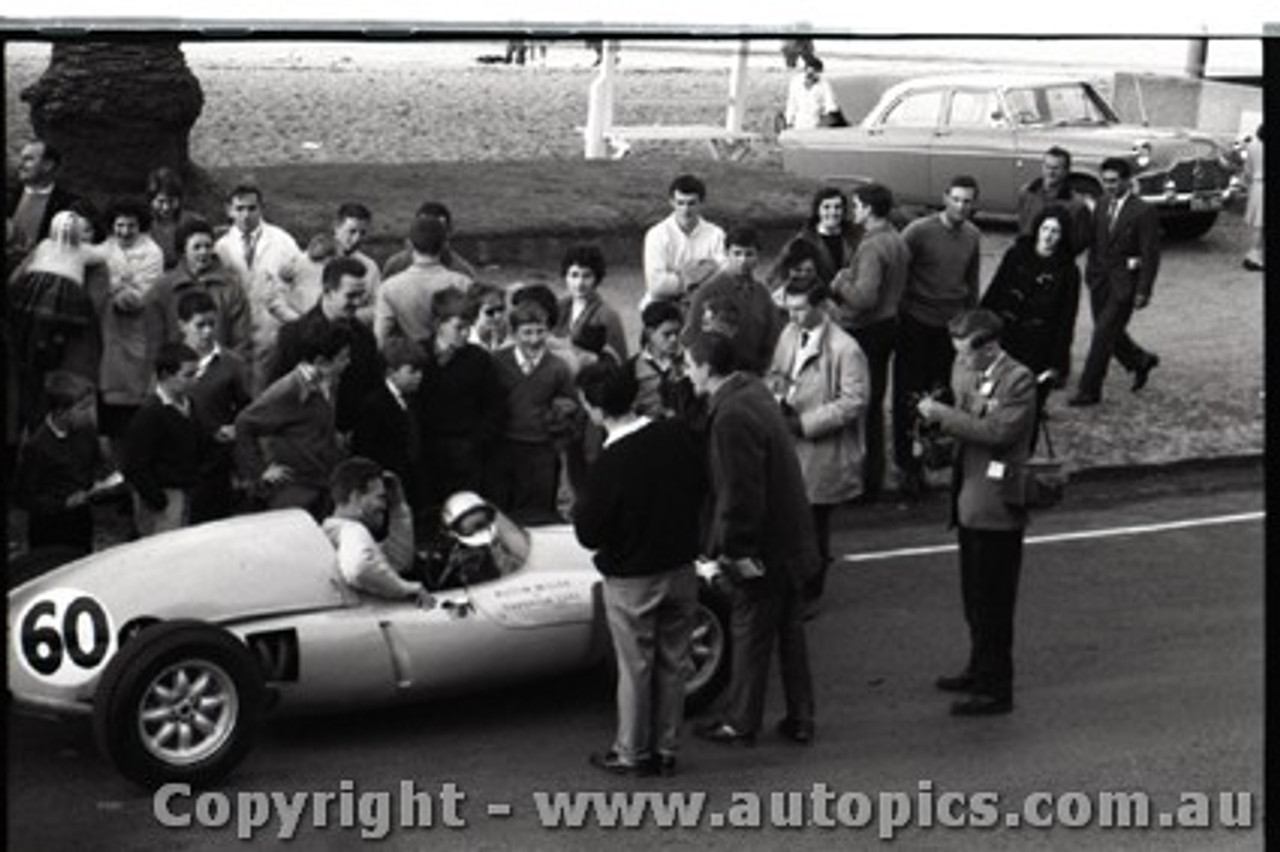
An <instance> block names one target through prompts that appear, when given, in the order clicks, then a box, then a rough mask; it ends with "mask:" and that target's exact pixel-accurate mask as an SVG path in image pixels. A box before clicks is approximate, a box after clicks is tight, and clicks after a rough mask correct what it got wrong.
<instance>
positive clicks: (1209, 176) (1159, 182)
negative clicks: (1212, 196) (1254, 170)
mask: <svg viewBox="0 0 1280 852" xmlns="http://www.w3.org/2000/svg"><path fill="white" fill-rule="evenodd" d="M1230 177H1231V176H1230V175H1229V174H1228V173H1227V170H1226V169H1225V168H1223V166H1222V164H1221V163H1219V162H1218V161H1217V160H1209V159H1198V160H1179V161H1178V162H1176V163H1174V164H1173V165H1172V166H1170V167H1169V169H1168V170H1167V171H1160V172H1152V173H1150V174H1144V175H1141V176H1140V177H1139V178H1138V185H1139V187H1140V190H1139V191H1140V192H1141V194H1143V195H1157V194H1160V193H1162V192H1164V189H1165V181H1167V180H1169V179H1170V178H1172V179H1173V181H1174V183H1175V184H1176V185H1177V187H1178V192H1203V191H1208V190H1215V189H1223V188H1225V187H1226V186H1227V183H1228V181H1229V180H1230Z"/></svg>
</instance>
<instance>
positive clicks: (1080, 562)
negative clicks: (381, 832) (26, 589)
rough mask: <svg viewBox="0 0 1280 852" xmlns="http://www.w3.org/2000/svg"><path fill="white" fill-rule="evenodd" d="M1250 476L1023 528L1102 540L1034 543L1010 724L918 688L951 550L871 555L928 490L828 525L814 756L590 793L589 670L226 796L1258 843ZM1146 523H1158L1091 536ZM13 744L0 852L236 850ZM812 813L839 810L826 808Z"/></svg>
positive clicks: (907, 534) (1024, 839) (355, 738)
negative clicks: (1235, 824)
mask: <svg viewBox="0 0 1280 852" xmlns="http://www.w3.org/2000/svg"><path fill="white" fill-rule="evenodd" d="M1259 479H1260V476H1259V473H1258V471H1257V470H1256V469H1245V470H1237V471H1234V472H1227V473H1226V474H1222V473H1217V474H1214V475H1205V474H1203V473H1195V474H1191V475H1187V476H1174V477H1170V476H1168V475H1164V476H1160V477H1154V478H1142V479H1137V480H1133V481H1130V482H1125V483H1117V482H1108V483H1102V484H1094V485H1083V486H1080V487H1079V488H1077V489H1076V490H1075V491H1074V492H1073V494H1072V495H1071V497H1070V498H1069V502H1068V503H1067V504H1064V505H1063V506H1062V507H1060V508H1059V509H1058V510H1055V511H1054V512H1052V513H1048V514H1046V515H1045V516H1044V517H1043V518H1042V519H1041V520H1040V522H1039V523H1037V524H1036V525H1035V528H1034V529H1033V531H1032V532H1033V534H1034V535H1037V536H1045V537H1053V536H1055V535H1057V534H1060V533H1071V532H1079V531H1094V532H1095V533H1097V534H1098V535H1099V537H1089V538H1079V539H1073V540H1066V541H1062V540H1058V541H1049V542H1045V543H1040V544H1031V545H1029V547H1028V550H1027V555H1026V569H1025V573H1024V581H1023V587H1022V596H1021V601H1020V610H1019V622H1018V626H1019V635H1018V653H1017V663H1018V670H1019V692H1018V696H1017V700H1018V707H1017V710H1016V712H1015V713H1014V714H1013V715H1011V716H1009V717H1004V718H998V719H989V720H958V719H953V718H950V717H949V716H948V715H947V714H946V705H947V700H946V697H945V696H943V695H942V694H940V693H937V692H935V691H934V690H933V689H932V687H931V685H930V684H931V681H932V679H933V677H934V676H935V675H937V674H939V673H942V672H946V671H951V670H954V669H956V668H958V667H959V666H960V665H961V664H962V661H963V660H962V658H963V654H964V641H963V636H964V632H963V625H962V622H961V618H960V613H959V601H958V589H957V577H956V567H955V556H954V554H953V553H949V552H940V553H926V554H923V555H917V556H898V557H892V556H888V557H879V558H867V554H869V553H876V552H883V551H892V550H896V549H899V548H903V547H922V546H926V547H927V546H931V545H939V546H945V545H946V544H948V543H949V541H950V539H949V537H948V536H947V534H946V532H945V530H943V529H942V527H941V518H942V515H943V511H944V506H943V501H942V500H941V499H940V498H939V497H935V498H934V499H932V500H931V501H930V502H928V503H927V504H926V505H925V506H924V507H923V509H921V510H918V511H917V512H912V513H910V515H909V516H910V518H911V519H912V520H911V521H910V522H907V521H906V518H907V517H908V514H907V513H906V512H905V511H904V510H901V509H899V508H898V507H896V506H893V505H892V504H890V505H886V506H879V507H875V508H873V509H869V510H861V511H849V512H846V513H844V514H842V515H840V516H839V519H838V520H839V531H838V533H837V537H836V546H837V548H838V552H842V553H846V554H850V555H853V556H855V557H857V561H848V562H845V563H844V564H842V566H841V567H840V568H838V569H837V570H836V571H835V572H834V573H833V576H832V577H831V578H830V582H829V583H828V599H827V601H826V608H825V610H824V612H823V613H822V615H821V616H820V617H819V618H818V620H817V621H815V622H813V623H812V626H811V630H810V634H809V635H810V641H811V643H812V654H813V657H814V661H815V669H816V672H815V674H816V677H817V679H818V682H819V699H820V702H821V703H820V708H819V740H818V744H817V745H815V746H814V747H813V748H810V749H802V748H798V747H794V746H789V745H787V744H784V743H782V742H780V741H778V740H777V739H775V738H773V737H772V736H769V737H766V738H765V739H764V740H763V742H762V743H761V744H760V745H759V746H758V747H757V748H756V749H754V750H728V751H725V750H720V749H718V748H716V747H713V746H709V745H706V744H703V743H701V742H698V741H693V740H690V741H689V742H688V744H687V748H686V753H685V754H684V755H683V756H682V765H681V768H682V773H681V775H680V776H678V777H677V778H675V779H672V780H669V781H651V782H643V783H640V782H636V783H628V782H624V781H615V780H614V779H610V778H602V777H600V776H599V775H598V774H597V773H596V772H595V771H594V770H592V769H591V768H590V767H588V766H587V764H586V760H585V758H586V755H587V753H588V752H590V751H592V750H593V749H598V748H600V747H602V746H604V745H605V744H606V742H607V740H608V737H609V733H610V724H611V699H610V695H609V690H608V688H607V687H606V686H604V685H603V682H602V680H601V679H600V678H599V677H597V676H592V675H586V676H576V677H571V678H566V679H561V680H556V681H552V682H548V683H543V684H539V685H537V686H534V687H526V688H521V689H515V690H508V691H505V692H503V693H501V694H498V695H489V696H483V697H478V698H473V699H467V700H460V701H454V702H450V703H447V704H443V705H435V706H425V707H413V708H403V709H400V710H396V711H391V712H379V713H368V714H363V715H358V716H350V715H349V716H345V717H340V718H324V719H312V720H303V721H289V722H276V723H274V724H273V725H272V726H271V727H270V728H269V731H268V733H267V735H266V737H265V740H264V742H262V743H261V745H260V747H259V748H258V750H257V751H256V752H255V753H254V755H253V756H252V757H251V758H250V759H249V760H248V762H247V763H246V764H244V765H243V767H242V768H241V770H240V771H238V772H237V773H236V774H235V775H234V777H233V778H232V779H231V782H230V784H229V786H227V787H226V788H225V791H226V792H227V793H230V794H233V795H234V794H236V793H240V792H246V791H273V790H274V791H287V792H290V793H292V792H303V791H333V792H335V793H336V792H341V791H342V790H343V789H344V788H343V784H344V782H345V783H346V784H347V785H348V788H349V787H350V785H351V784H354V785H355V787H354V789H355V790H356V791H366V792H369V791H395V790H398V789H399V785H400V783H401V782H402V780H411V781H413V782H414V783H415V784H416V785H417V786H416V789H417V790H418V791H433V792H438V791H439V790H440V789H441V787H440V785H442V784H445V783H449V782H452V783H454V784H456V785H458V788H459V789H460V790H462V791H463V792H465V793H466V795H467V797H468V798H467V800H466V801H465V802H464V803H463V804H462V805H461V808H460V815H461V816H463V817H464V818H466V819H467V820H468V823H469V825H468V827H467V828H465V829H461V830H456V829H448V828H444V827H442V826H440V824H439V821H440V820H441V819H442V818H443V816H444V814H443V812H442V811H441V810H440V808H439V805H438V803H437V807H436V809H435V812H434V815H435V818H436V820H437V825H436V827H434V828H432V829H423V830H417V831H409V830H402V829H399V828H395V829H394V830H393V832H392V834H391V836H390V837H388V838H387V839H386V840H385V841H383V843H382V844H381V848H385V849H396V850H401V849H404V850H408V849H424V848H432V849H437V848H462V847H464V846H465V847H467V848H504V849H522V850H523V849H551V848H556V849H565V848H567V849H583V850H588V849H590V850H595V849H600V848H603V847H605V846H606V844H607V845H608V846H610V847H614V848H637V849H639V848H645V849H649V848H654V847H658V848H662V847H666V846H675V845H684V844H687V843H691V842H696V843H697V844H698V845H699V846H701V847H703V848H705V849H726V850H727V849H736V848H739V847H743V846H747V847H752V848H773V849H776V848H780V847H781V846H782V845H783V844H785V845H787V846H788V847H792V848H796V849H825V848H830V847H832V846H834V845H836V844H837V843H838V844H840V845H842V846H851V847H854V848H864V849H866V848H876V847H877V846H879V845H880V841H878V840H877V835H876V828H875V826H876V823H875V822H872V823H871V827H870V828H866V829H862V830H854V829H849V828H827V829H816V828H810V829H808V830H805V831H801V830H797V829H782V828H763V829H745V828H735V829H724V830H720V831H711V830H707V829H705V828H704V829H703V830H702V831H700V832H697V833H696V834H695V833H694V831H693V830H692V829H683V830H670V831H659V830H657V829H654V828H652V827H649V828H647V829H644V830H613V831H605V830H602V829H599V828H589V829H581V830H564V829H562V830H557V831H552V830H548V829H543V828H540V827H539V826H538V824H537V819H536V813H535V810H534V806H533V804H532V800H531V797H532V794H533V793H534V791H547V790H564V791H581V790H627V789H629V788H632V787H637V788H640V789H646V790H652V789H656V790H664V791H668V792H672V791H684V792H697V791H701V792H705V793H706V794H707V796H708V797H709V804H710V806H713V807H717V808H719V809H722V810H724V809H727V808H728V807H729V806H730V805H731V804H733V801H734V800H733V799H732V798H731V795H732V794H733V793H734V792H735V791H761V792H767V791H796V792H798V793H803V794H805V795H809V794H812V792H813V790H814V785H815V784H825V785H826V786H827V789H829V790H830V791H831V792H832V795H833V796H834V795H835V794H839V793H845V792H854V791H862V792H865V793H867V794H868V795H870V796H871V797H872V799H875V797H876V796H878V795H879V794H880V793H881V792H893V791H900V792H904V793H906V794H908V797H909V798H910V800H911V801H912V807H913V809H918V808H920V807H921V802H922V800H928V799H929V798H930V797H932V799H933V800H934V801H935V802H936V801H938V800H940V798H941V796H942V794H943V793H948V792H962V793H967V794H973V793H978V792H984V791H986V792H994V793H998V794H1000V796H1001V797H1002V799H1001V801H1002V803H1009V802H1015V803H1017V802H1019V801H1020V799H1021V797H1023V796H1025V795H1027V794H1029V793H1033V792H1035V791H1044V792H1052V793H1057V794H1063V793H1067V792H1070V791H1080V792H1086V793H1090V794H1097V793H1099V792H1102V791H1143V792H1145V793H1146V794H1148V795H1149V796H1150V797H1151V801H1152V803H1153V807H1155V808H1168V807H1172V806H1174V805H1176V804H1177V803H1178V799H1177V794H1178V793H1179V792H1180V791H1196V790H1203V791H1211V792H1213V793H1214V794H1215V796H1216V794H1217V792H1218V791H1248V792H1251V793H1252V794H1253V795H1254V798H1253V801H1252V805H1253V814H1252V815H1253V819H1254V821H1255V825H1256V823H1257V821H1258V820H1259V818H1260V816H1261V813H1260V811H1261V799H1260V795H1259V794H1260V791H1261V789H1262V767H1263V759H1262V750H1261V746H1262V718H1263V716H1262V696H1263V679H1262V661H1263V656H1262V647H1263V619H1262V616H1263V606H1262V595H1261V591H1262V577H1263V571H1262V568H1263V545H1262V542H1263V524H1262V523H1261V521H1260V519H1259V518H1258V514H1259V513H1260V510H1261V508H1262V492H1261V484H1260V482H1259ZM1121 490H1123V492H1124V496H1120V495H1118V491H1121ZM1239 515H1245V516H1246V517H1245V518H1244V519H1240V518H1237V519H1236V520H1235V521H1232V522H1223V523H1218V522H1214V523H1211V524H1208V525H1202V526H1191V527H1185V528H1177V529H1168V528H1167V526H1168V525H1169V524H1170V522H1176V521H1184V520H1188V519H1197V518H1199V519H1203V518H1212V517H1222V516H1239ZM1153 524H1164V525H1166V528H1163V529H1162V530H1161V531H1152V532H1129V533H1126V534H1122V535H1113V534H1109V533H1107V532H1106V531H1107V530H1111V529H1115V528H1121V527H1140V526H1144V525H1153ZM771 689H772V691H771V695H770V708H769V713H768V717H769V718H770V719H772V718H774V717H775V716H776V715H777V714H778V713H779V707H778V705H779V696H778V695H777V694H776V687H771ZM9 735H10V739H9V756H8V768H9V778H10V785H9V794H8V795H9V801H8V804H9V808H8V817H9V835H8V839H9V844H8V846H9V848H11V849H15V850H22V851H23V852H28V850H30V851H31V852H34V851H35V850H40V852H55V850H64V849H75V850H79V851H80V852H89V850H94V849H103V850H126V849H127V850H180V849H238V848H242V847H243V846H244V845H245V844H243V843H242V842H240V841H237V840H236V839H235V838H234V832H233V831H232V830H230V829H221V830H205V829H199V828H196V829H191V830H175V829H164V828H161V827H160V826H159V825H158V824H157V823H156V822H155V820H154V818H153V816H152V801H151V799H150V798H149V797H147V796H145V795H142V794H140V793H139V791H138V790H136V789H134V788H132V787H130V786H129V785H128V784H126V783H125V782H123V781H121V780H120V779H119V778H117V777H116V776H114V775H113V774H112V772H111V771H110V770H109V769H108V768H107V767H106V766H105V765H104V764H103V763H102V761H101V760H100V759H99V758H98V757H97V755H96V754H95V753H94V751H93V748H92V745H91V743H90V738H89V736H88V734H87V732H86V731H85V730H84V729H83V728H80V727H76V726H58V725H54V724H52V723H48V722H44V721H38V720H31V719H25V718H13V719H11V723H10V730H9ZM348 795H351V794H350V793H348ZM368 801H370V802H372V800H368ZM766 801H767V800H766ZM847 801H848V802H849V803H854V802H856V800H855V799H853V798H849V799H847ZM493 802H505V803H509V804H511V805H512V807H513V814H512V816H510V817H507V818H497V817H493V818H490V817H488V816H486V805H487V804H488V803H493ZM1215 802H1216V799H1215ZM1077 804H1078V803H1077ZM177 805H178V806H177V807H176V808H175V810H177V811H179V812H181V813H187V814H189V813H191V812H192V805H191V802H189V801H188V802H182V801H179V802H178V803H177ZM1015 806H1016V805H1015ZM1002 807H1003V805H1002ZM829 810H830V812H832V813H835V811H834V805H833V806H830V808H829ZM1050 812H1051V809H1050ZM371 813H372V812H371ZM764 813H765V815H766V818H767V815H768V811H767V810H766V811H764ZM850 813H851V814H854V815H856V812H854V811H850ZM1071 813H1078V812H1077V811H1073V812H1071ZM356 814H357V816H358V811H357V812H356ZM333 815H334V817H335V818H336V817H337V815H338V811H337V808H336V807H335V808H334V810H333ZM310 820H311V812H308V814H307V816H306V817H305V818H304V823H308V825H305V826H304V827H303V828H302V829H301V830H300V833H299V838H298V840H296V841H295V842H294V843H292V844H290V846H291V848H303V849H309V850H310V849H321V850H328V849H348V848H355V847H356V846H357V845H359V843H360V838H359V830H358V829H349V830H338V829H330V830H327V831H326V830H318V829H316V828H314V827H310V825H309V823H310ZM279 828H280V823H279V822H278V821H273V822H271V823H270V824H269V825H268V826H267V827H266V828H264V829H263V830H262V831H263V835H262V836H260V837H259V838H258V843H255V844H254V845H255V847H258V846H260V847H262V848H271V847H273V846H276V845H280V846H281V847H282V848H283V844H277V843H276V841H275V840H274V839H273V836H274V832H276V831H278V830H279ZM886 845H887V844H886ZM895 845H896V848H899V849H911V850H916V849H939V850H942V849H947V850H949V849H983V850H1019V852H1021V851H1022V850H1038V849H1071V850H1078V849H1098V850H1139V849H1143V850H1148V849H1149V850H1162V852H1163V850H1178V849H1188V850H1190V849H1195V850H1206V849H1231V850H1234V849H1259V848H1261V847H1262V837H1261V831H1260V829H1258V828H1253V829H1251V830H1236V831H1228V830H1194V831H1160V830H1156V829H1151V830H1148V831H1133V830H1130V831H1110V832H1106V831H1102V830H1100V829H1098V828H1096V827H1091V828H1082V829H1067V828H1056V829H1053V830H1049V829H1040V828H1035V829H1027V828H1022V829H1020V830H1012V829H1009V828H998V829H991V828H988V829H965V830H958V829H939V828H932V829H926V828H920V827H917V828H911V829H903V830H901V831H900V832H899V833H898V835H897V840H896V841H895Z"/></svg>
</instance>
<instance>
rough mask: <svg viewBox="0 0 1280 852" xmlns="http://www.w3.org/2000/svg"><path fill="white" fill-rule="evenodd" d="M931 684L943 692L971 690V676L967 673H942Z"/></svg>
mask: <svg viewBox="0 0 1280 852" xmlns="http://www.w3.org/2000/svg"><path fill="white" fill-rule="evenodd" d="M933 685H934V686H936V687H937V688H938V689H941V690H942V691H943V692H972V691H973V678H972V677H970V676H969V675H967V674H958V675H943V676H942V677H940V678H938V679H937V680H935V681H934V682H933Z"/></svg>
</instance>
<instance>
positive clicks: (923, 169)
mask: <svg viewBox="0 0 1280 852" xmlns="http://www.w3.org/2000/svg"><path fill="white" fill-rule="evenodd" d="M845 82H846V81H844V80H842V79H840V78H832V79H831V84H832V86H833V87H834V88H835V89H836V91H837V92H839V91H840V89H841V86H842V84H843V83H845ZM847 82H848V83H850V84H853V83H856V82H857V81H856V80H848V81H847ZM778 141H779V143H780V144H781V146H782V162H783V167H784V168H785V169H786V170H787V171H789V172H792V173H794V174H798V175H803V176H805V177H812V178H816V179H818V180H822V181H827V182H831V183H834V184H836V185H838V186H844V187H851V186H855V185H857V184H861V183H868V182H871V181H878V182H880V183H883V184H886V185H888V186H889V187H890V188H891V189H892V190H893V194H894V197H895V198H896V199H897V200H898V202H899V203H902V204H911V205H924V206H938V205H940V204H941V199H942V196H943V195H944V193H945V192H946V187H947V183H948V181H950V180H951V178H952V177H953V176H955V175H958V174H970V175H973V176H974V177H975V178H977V180H978V186H979V187H980V190H981V194H980V196H979V199H978V203H979V206H980V212H981V213H983V214H994V215H998V216H1007V215H1012V214H1015V213H1016V212H1017V200H1018V190H1019V189H1020V188H1021V187H1022V186H1023V185H1025V184H1026V183H1028V182H1029V181H1031V180H1032V179H1034V178H1036V177H1039V176H1040V164H1041V160H1042V157H1043V154H1044V152H1045V151H1046V150H1047V149H1048V148H1049V147H1051V146H1053V145H1058V146H1061V147H1063V148H1065V149H1067V150H1068V151H1070V152H1071V154H1072V174H1071V176H1070V177H1069V183H1070V185H1071V187H1072V189H1074V190H1077V191H1079V192H1081V193H1082V194H1085V195H1089V196H1092V197H1095V198H1096V197H1097V196H1098V195H1099V194H1100V193H1101V186H1100V184H1099V183H1098V180H1097V177H1096V174H1097V169H1098V166H1099V165H1100V164H1101V162H1102V161H1103V160H1104V159H1106V158H1107V157H1124V158H1127V159H1128V160H1129V161H1130V162H1131V163H1132V165H1133V176H1134V186H1135V191H1136V193H1137V194H1138V195H1139V196H1141V197H1142V198H1143V199H1144V200H1145V201H1147V202H1148V203H1150V204H1152V205H1154V206H1155V207H1156V209H1157V211H1158V212H1159V214H1160V218H1161V222H1162V224H1163V226H1164V230H1165V233H1166V235H1168V236H1170V237H1172V238H1182V239H1191V238H1195V237H1198V236H1201V235H1202V234H1205V233H1207V232H1208V231H1209V229H1210V228H1211V227H1212V226H1213V223H1214V221H1215V220H1216V219H1217V216H1218V212H1219V211H1220V210H1222V209H1223V207H1224V206H1225V205H1226V204H1228V203H1230V202H1231V201H1232V200H1233V199H1234V198H1236V197H1237V196H1241V195H1243V193H1244V187H1243V184H1242V182H1241V179H1240V178H1239V176H1238V174H1237V172H1238V171H1239V169H1238V164H1237V162H1236V158H1234V157H1233V152H1232V151H1231V148H1230V146H1227V145H1221V144H1219V143H1218V141H1217V140H1215V139H1213V138H1210V137H1209V136H1208V135H1206V134H1203V133H1199V132H1196V131H1193V130H1187V129H1184V128H1175V127H1147V126H1144V125H1138V124H1125V123H1123V122H1121V120H1120V118H1119V117H1118V116H1117V114H1116V112H1115V110H1114V109H1113V108H1112V106H1111V105H1110V104H1109V103H1108V102H1107V100H1106V99H1105V98H1103V97H1102V95H1101V94H1100V93H1099V92H1098V90H1097V89H1095V88H1094V87H1093V86H1092V85H1091V84H1090V83H1089V82H1088V81H1085V80H1082V79H1079V78H1076V77H1069V76H1067V77H1063V76H1049V75H1039V74H1003V73H1002V74H997V73H965V74H952V75H937V76H930V77H917V78H913V79H909V80H905V81H903V82H901V83H898V84H897V85H894V86H891V87H890V88H889V89H888V90H887V91H885V93H884V94H883V95H881V97H880V99H879V101H878V102H877V103H876V104H875V106H873V107H872V108H871V111H870V112H869V113H867V115H866V117H865V118H863V120H862V121H861V122H860V123H859V124H858V126H856V127H836V128H816V129H812V130H786V131H784V132H783V133H782V134H781V135H780V136H779V139H778Z"/></svg>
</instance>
